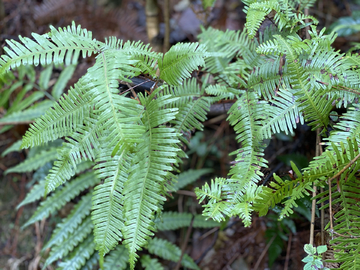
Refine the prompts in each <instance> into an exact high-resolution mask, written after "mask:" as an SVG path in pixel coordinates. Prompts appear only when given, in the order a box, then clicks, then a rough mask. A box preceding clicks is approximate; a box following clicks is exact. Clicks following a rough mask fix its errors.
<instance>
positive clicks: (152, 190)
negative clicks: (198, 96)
mask: <svg viewBox="0 0 360 270" xmlns="http://www.w3.org/2000/svg"><path fill="white" fill-rule="evenodd" d="M156 93H157V91H154V92H153V93H152V94H151V95H150V96H148V97H144V96H142V95H139V99H140V102H141V104H142V105H143V106H144V107H145V108H146V110H145V111H144V113H143V116H142V121H143V124H144V126H145V127H146V132H145V133H144V135H143V140H142V142H141V143H139V144H138V146H137V147H136V149H135V152H136V153H137V155H136V157H135V158H134V160H133V165H132V166H131V169H130V173H129V179H128V180H127V182H126V183H125V187H124V194H125V198H124V213H125V227H124V228H123V235H124V242H123V243H124V244H125V245H126V246H127V248H128V249H129V256H130V260H129V261H130V267H131V268H132V269H133V268H134V264H135V259H136V257H137V255H136V251H137V250H139V249H140V248H141V247H142V246H144V245H145V244H146V242H147V239H148V238H149V237H150V236H152V235H153V233H152V231H154V223H153V218H154V212H155V211H158V210H159V207H160V205H161V204H162V202H163V201H164V200H165V198H164V197H163V196H161V193H162V185H164V183H163V182H164V177H165V176H166V175H167V171H171V170H172V167H171V164H172V163H176V159H175V158H174V157H176V152H177V151H178V148H176V147H174V145H175V144H177V143H178V142H179V141H178V139H177V137H178V136H179V134H177V133H175V130H174V129H173V128H169V127H166V126H164V125H163V124H165V123H167V122H169V121H171V120H172V119H174V118H175V115H176V113H177V109H172V108H168V109H166V105H167V104H170V103H171V102H174V100H175V99H174V98H171V96H168V95H167V96H162V97H159V98H158V99H156V100H154V99H153V97H154V96H155V95H156ZM159 150H160V151H159Z"/></svg>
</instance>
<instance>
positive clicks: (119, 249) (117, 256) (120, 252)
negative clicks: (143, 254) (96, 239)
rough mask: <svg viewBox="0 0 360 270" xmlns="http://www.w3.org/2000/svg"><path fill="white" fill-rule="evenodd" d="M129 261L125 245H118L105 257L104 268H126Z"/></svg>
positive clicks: (120, 269)
mask: <svg viewBox="0 0 360 270" xmlns="http://www.w3.org/2000/svg"><path fill="white" fill-rule="evenodd" d="M128 261H129V252H128V250H127V249H126V247H125V245H118V246H116V248H115V249H114V250H112V251H110V252H109V254H108V255H107V256H106V257H105V261H104V269H117V270H122V269H126V267H127V262H128Z"/></svg>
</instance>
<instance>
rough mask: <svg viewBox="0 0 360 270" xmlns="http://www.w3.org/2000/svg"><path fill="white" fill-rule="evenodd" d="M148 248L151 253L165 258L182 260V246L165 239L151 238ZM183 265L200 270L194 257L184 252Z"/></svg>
mask: <svg viewBox="0 0 360 270" xmlns="http://www.w3.org/2000/svg"><path fill="white" fill-rule="evenodd" d="M147 249H148V251H149V252H150V253H151V254H154V255H157V256H159V257H160V258H163V259H165V260H169V261H173V262H178V261H179V260H180V255H181V250H180V248H178V247H177V246H175V245H173V244H171V243H170V242H168V241H166V240H164V239H160V238H157V237H154V238H153V239H151V240H149V243H148V246H147ZM181 265H182V266H184V267H187V268H190V269H199V270H200V268H199V267H198V266H197V265H196V263H195V262H194V261H193V259H192V258H191V257H190V256H189V255H187V254H184V256H183V258H182V260H181Z"/></svg>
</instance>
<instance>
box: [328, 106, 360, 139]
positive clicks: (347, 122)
mask: <svg viewBox="0 0 360 270" xmlns="http://www.w3.org/2000/svg"><path fill="white" fill-rule="evenodd" d="M352 106H353V107H350V108H349V109H348V111H347V112H346V113H344V114H343V116H342V117H341V118H340V122H339V123H337V124H336V125H335V126H334V128H335V130H334V131H332V132H331V133H330V136H329V138H328V141H329V142H332V143H335V144H339V143H340V142H345V141H346V140H347V139H351V140H353V139H356V140H357V141H358V142H359V141H360V138H359V134H360V105H359V104H355V103H354V104H352Z"/></svg>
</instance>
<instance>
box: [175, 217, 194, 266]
mask: <svg viewBox="0 0 360 270" xmlns="http://www.w3.org/2000/svg"><path fill="white" fill-rule="evenodd" d="M194 218H195V216H194V215H193V216H192V219H191V222H190V225H189V227H188V229H187V232H186V236H185V240H184V243H183V245H182V247H181V256H180V259H179V261H178V262H177V264H176V267H175V270H179V269H180V265H181V261H182V258H183V257H184V253H185V249H186V246H187V243H188V242H189V238H190V234H191V230H192V226H193V223H194Z"/></svg>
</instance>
